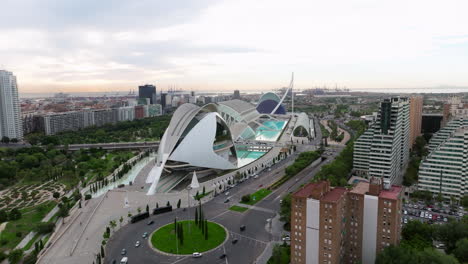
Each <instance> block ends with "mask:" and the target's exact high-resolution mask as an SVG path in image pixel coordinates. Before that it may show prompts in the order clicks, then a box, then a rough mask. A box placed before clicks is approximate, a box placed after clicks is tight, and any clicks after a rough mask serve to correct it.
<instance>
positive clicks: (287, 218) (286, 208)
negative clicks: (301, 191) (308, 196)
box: [279, 193, 291, 231]
mask: <svg viewBox="0 0 468 264" xmlns="http://www.w3.org/2000/svg"><path fill="white" fill-rule="evenodd" d="M279 214H280V221H281V222H283V223H284V229H285V230H287V231H291V193H289V194H288V195H286V196H285V197H284V198H283V200H282V202H281V207H280V211H279Z"/></svg>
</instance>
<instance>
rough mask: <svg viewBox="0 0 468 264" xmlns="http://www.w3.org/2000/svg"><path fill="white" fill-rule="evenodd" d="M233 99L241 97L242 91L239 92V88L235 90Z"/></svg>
mask: <svg viewBox="0 0 468 264" xmlns="http://www.w3.org/2000/svg"><path fill="white" fill-rule="evenodd" d="M232 99H240V92H239V90H234V96H233V97H232Z"/></svg>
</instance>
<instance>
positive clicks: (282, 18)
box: [0, 0, 468, 91]
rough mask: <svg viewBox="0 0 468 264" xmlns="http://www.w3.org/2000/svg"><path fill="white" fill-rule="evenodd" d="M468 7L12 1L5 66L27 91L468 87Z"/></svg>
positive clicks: (2, 29)
mask: <svg viewBox="0 0 468 264" xmlns="http://www.w3.org/2000/svg"><path fill="white" fill-rule="evenodd" d="M467 9H468V2H466V1H463V0H460V1H457V0H447V1H444V3H443V5H442V4H440V2H439V1H435V0H426V1H422V0H413V1H404V0H395V1H388V2H387V1H371V0H349V1H338V0H331V1H317V0H313V1H309V0H302V1H299V0H292V1H272V0H269V1H267V0H257V1H250V0H236V1H228V0H193V1H190V0H181V1H150V0H144V1H127V0H115V1H95V0H82V1H63V0H41V1H39V0H4V1H2V10H8V12H4V13H2V16H0V58H1V61H0V64H3V65H4V67H5V68H7V69H9V70H11V71H14V72H15V74H16V75H17V76H18V79H19V81H20V83H22V84H23V85H21V86H20V89H21V90H22V91H30V90H37V89H36V88H37V87H40V89H47V88H46V87H47V86H53V87H60V86H62V87H74V88H73V89H75V88H76V87H79V86H80V85H87V86H92V84H93V83H94V84H96V85H95V87H96V89H98V88H99V89H100V88H102V87H105V88H106V89H109V87H118V88H119V89H120V88H122V87H123V88H122V89H129V88H131V87H134V86H136V85H138V84H139V83H143V82H156V83H157V84H159V85H162V86H167V85H170V84H174V83H182V84H183V85H186V86H187V87H186V88H187V89H190V88H196V89H206V88H212V89H218V90H219V89H222V88H224V89H231V88H232V87H236V88H239V89H243V88H245V89H256V88H261V89H270V88H274V87H278V86H282V85H284V83H287V81H288V79H289V75H290V72H291V71H295V72H296V73H297V74H296V76H297V77H296V78H297V82H296V83H297V86H298V87H299V88H307V87H310V86H314V85H324V84H326V85H330V84H332V85H334V84H335V83H338V84H340V85H346V86H348V87H359V88H360V87H414V86H432V85H437V84H439V83H450V84H453V85H460V86H464V85H468V83H467V80H466V74H465V73H464V72H465V71H464V69H466V68H467V66H468V65H467V64H468V60H467V56H468V55H465V54H468V41H467V36H468V28H467V27H466V25H467V24H468V17H467V16H466V15H465V14H464V11H465V10H467Z"/></svg>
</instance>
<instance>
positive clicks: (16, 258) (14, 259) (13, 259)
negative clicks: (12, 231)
mask: <svg viewBox="0 0 468 264" xmlns="http://www.w3.org/2000/svg"><path fill="white" fill-rule="evenodd" d="M23 254H24V253H23V250H22V249H15V250H13V251H11V252H10V254H9V255H8V261H9V262H10V264H16V263H19V262H20V260H21V258H23Z"/></svg>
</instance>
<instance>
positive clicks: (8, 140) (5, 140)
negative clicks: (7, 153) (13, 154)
mask: <svg viewBox="0 0 468 264" xmlns="http://www.w3.org/2000/svg"><path fill="white" fill-rule="evenodd" d="M0 142H2V143H5V144H8V143H10V138H9V137H7V136H3V137H2V139H1V140H0Z"/></svg>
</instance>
